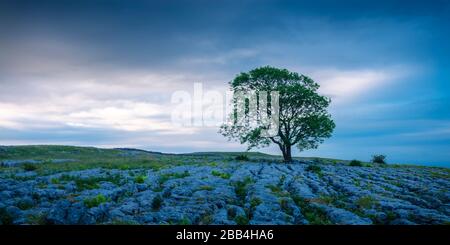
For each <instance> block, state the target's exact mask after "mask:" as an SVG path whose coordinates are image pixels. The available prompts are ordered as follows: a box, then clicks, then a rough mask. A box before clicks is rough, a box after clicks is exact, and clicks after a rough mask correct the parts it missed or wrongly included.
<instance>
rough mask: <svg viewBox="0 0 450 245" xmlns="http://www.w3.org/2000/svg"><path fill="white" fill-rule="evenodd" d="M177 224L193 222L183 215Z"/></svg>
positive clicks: (190, 223)
mask: <svg viewBox="0 0 450 245" xmlns="http://www.w3.org/2000/svg"><path fill="white" fill-rule="evenodd" d="M177 224H178V225H192V222H191V220H189V219H188V218H186V217H183V218H182V219H181V220H180V221H178V223H177Z"/></svg>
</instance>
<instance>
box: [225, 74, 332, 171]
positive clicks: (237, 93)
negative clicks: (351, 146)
mask: <svg viewBox="0 0 450 245" xmlns="http://www.w3.org/2000/svg"><path fill="white" fill-rule="evenodd" d="M230 86H231V90H232V91H233V92H234V96H233V100H232V104H233V105H232V106H233V107H232V112H231V113H230V115H229V118H228V122H227V123H225V124H224V125H222V126H221V129H220V133H221V134H222V135H224V136H226V137H228V138H229V139H235V140H238V141H240V142H241V144H247V145H248V149H251V148H254V147H264V146H268V145H270V144H276V145H278V147H279V148H280V150H281V152H282V153H283V158H284V160H285V161H287V162H289V161H292V154H291V150H292V146H296V147H298V149H299V150H300V151H302V150H306V149H312V148H317V147H318V146H319V144H320V143H323V141H324V139H326V138H329V137H331V134H332V132H333V130H334V128H335V124H334V122H333V120H332V119H331V115H330V114H329V113H328V111H327V108H328V106H329V105H330V103H331V100H330V99H329V98H328V97H326V96H322V95H320V94H319V93H318V88H319V85H318V84H317V83H316V82H314V81H313V80H312V79H311V78H309V77H307V76H305V75H300V74H298V73H296V72H290V71H288V70H286V69H278V68H275V67H270V66H265V67H260V68H256V69H254V70H251V71H249V72H243V73H240V74H239V75H237V76H236V77H235V78H234V79H233V80H232V81H231V82H230ZM264 114H267V118H268V119H270V120H263V118H264V117H263V116H264ZM268 121H270V122H272V124H270V125H269V124H268V123H267V122H268ZM274 122H275V123H274ZM268 130H270V132H271V133H267V131H268Z"/></svg>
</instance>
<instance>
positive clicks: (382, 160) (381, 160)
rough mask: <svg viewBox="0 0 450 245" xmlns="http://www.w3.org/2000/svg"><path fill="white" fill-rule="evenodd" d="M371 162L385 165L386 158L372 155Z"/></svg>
mask: <svg viewBox="0 0 450 245" xmlns="http://www.w3.org/2000/svg"><path fill="white" fill-rule="evenodd" d="M372 162H373V163H379V164H386V156H385V155H373V156H372Z"/></svg>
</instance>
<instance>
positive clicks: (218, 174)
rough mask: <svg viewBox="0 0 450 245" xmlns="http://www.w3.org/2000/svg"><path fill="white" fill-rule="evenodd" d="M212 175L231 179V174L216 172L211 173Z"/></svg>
mask: <svg viewBox="0 0 450 245" xmlns="http://www.w3.org/2000/svg"><path fill="white" fill-rule="evenodd" d="M211 174H212V175H214V176H216V177H220V178H222V179H229V178H230V177H231V174H229V173H222V172H219V171H216V170H213V171H211Z"/></svg>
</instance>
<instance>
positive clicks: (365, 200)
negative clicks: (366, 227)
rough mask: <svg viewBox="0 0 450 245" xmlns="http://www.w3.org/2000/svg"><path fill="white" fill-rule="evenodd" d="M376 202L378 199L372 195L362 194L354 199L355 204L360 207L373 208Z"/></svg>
mask: <svg viewBox="0 0 450 245" xmlns="http://www.w3.org/2000/svg"><path fill="white" fill-rule="evenodd" d="M377 203H378V201H377V200H376V199H375V198H374V197H372V196H363V197H360V198H359V199H358V200H357V201H356V205H358V207H359V208H361V209H370V208H373V206H375V205H376V204H377Z"/></svg>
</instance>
